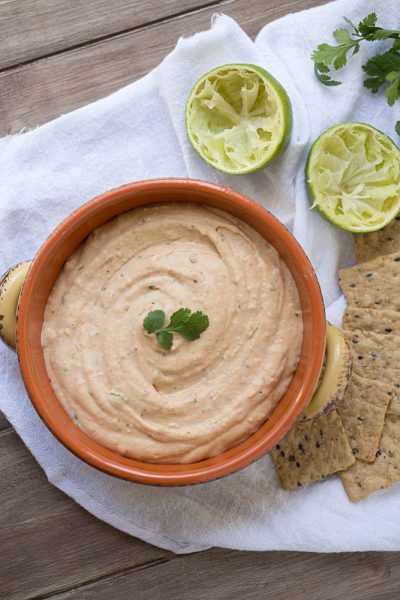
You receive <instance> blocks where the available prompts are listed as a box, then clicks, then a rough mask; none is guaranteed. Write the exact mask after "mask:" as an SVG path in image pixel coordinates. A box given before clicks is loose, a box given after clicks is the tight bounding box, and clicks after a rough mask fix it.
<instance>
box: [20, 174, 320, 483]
mask: <svg viewBox="0 0 400 600" xmlns="http://www.w3.org/2000/svg"><path fill="white" fill-rule="evenodd" d="M172 201H173V202H192V203H196V204H203V205H208V206H212V207H216V208H219V209H222V210H224V211H226V212H228V213H231V214H233V215H234V216H236V217H238V218H240V219H242V220H243V221H245V222H246V223H248V224H249V225H250V226H251V227H253V228H254V229H255V230H256V231H258V232H259V233H260V234H261V235H262V236H263V237H264V238H265V239H266V240H267V241H268V242H270V243H271V244H272V245H273V246H274V247H275V248H276V250H277V251H278V252H279V254H280V256H281V258H282V259H283V260H284V262H285V263H286V265H287V266H288V268H289V270H290V272H291V274H292V276H293V278H294V280H295V282H296V285H297V289H298V291H299V295H300V300H301V307H302V311H303V321H304V336H303V344H302V350H301V356H300V361H299V364H298V367H297V370H296V372H295V374H294V376H293V379H292V381H291V384H290V386H289V388H288V390H287V392H286V394H285V395H284V396H283V398H282V399H281V400H280V402H279V403H278V405H277V406H276V408H275V410H274V411H273V413H272V415H271V416H270V418H269V419H267V421H266V422H265V423H264V424H263V425H262V426H261V427H260V429H259V430H258V431H257V432H256V433H254V434H253V435H251V436H250V437H249V438H248V439H247V440H246V441H244V442H242V443H240V444H238V445H237V446H235V447H234V448H231V449H230V450H228V451H226V452H224V453H223V454H220V455H218V456H216V457H214V458H210V459H207V460H202V461H199V462H196V463H192V464H184V465H168V464H162V465H158V464H150V463H145V462H140V461H137V460H133V459H131V458H126V457H123V456H120V455H118V454H115V453H113V452H111V451H110V450H108V449H107V448H103V447H102V446H100V445H99V444H98V443H96V442H95V441H93V440H92V439H91V438H90V437H88V436H87V435H86V434H85V433H83V432H82V431H80V429H78V428H77V427H76V426H75V425H74V423H73V422H72V421H71V419H70V418H69V416H68V414H67V413H66V412H65V410H64V409H63V408H62V406H61V404H60V403H59V401H58V400H57V397H56V395H55V393H54V392H53V389H52V387H51V385H50V381H49V378H48V375H47V372H46V367H45V362H44V356H43V350H42V346H41V343H40V337H41V329H42V323H43V315H44V309H45V306H46V302H47V298H48V295H49V293H50V290H51V289H52V286H53V284H54V282H55V280H56V278H57V276H58V274H59V273H60V271H61V269H62V266H63V264H64V263H65V261H66V260H67V259H68V257H69V256H70V254H71V253H72V252H74V250H75V249H76V248H77V246H79V244H80V243H81V242H82V241H83V240H84V239H85V238H86V237H87V236H88V234H90V233H91V232H92V231H93V230H94V229H95V228H96V227H99V226H100V225H103V223H106V222H107V221H109V220H110V219H112V218H113V217H115V216H116V215H119V214H120V213H123V212H126V211H128V210H132V209H134V208H137V207H140V206H145V205H147V204H154V203H157V204H159V203H163V202H172ZM25 270H26V267H25ZM325 333H326V332H325V313H324V305H323V300H322V296H321V291H320V288H319V285H318V281H317V278H316V275H315V273H314V271H313V269H312V267H311V264H310V262H309V260H308V259H307V257H306V255H305V253H304V251H303V250H302V248H301V247H300V246H299V244H298V243H297V242H296V240H295V239H294V237H293V236H292V235H291V234H290V233H289V231H288V230H287V229H286V228H285V227H284V226H283V225H282V224H281V223H280V222H279V221H278V220H277V219H276V218H275V217H273V216H272V215H271V214H270V213H269V212H268V211H267V210H265V209H264V208H262V207H261V206H259V205H258V204H256V203H255V202H253V201H251V200H249V199H248V198H246V197H245V196H242V195H241V194H239V193H237V192H235V191H233V190H231V189H228V188H224V187H221V186H219V185H216V184H214V183H207V182H204V181H196V180H190V179H156V180H149V181H141V182H137V183H131V184H128V185H124V186H122V187H119V188H117V189H114V190H111V191H109V192H106V193H105V194H102V195H101V196H98V197H97V198H95V199H94V200H91V201H90V202H88V203H87V204H84V205H83V206H81V208H79V209H78V210H76V211H75V212H73V213H72V214H71V215H70V216H69V217H67V218H66V219H65V221H63V222H62V223H61V224H60V225H59V226H58V227H57V229H55V231H54V232H53V233H52V234H51V235H50V237H49V238H48V239H47V240H46V242H45V243H44V244H43V246H42V247H41V248H40V250H39V252H38V253H37V255H36V257H35V258H34V260H33V261H32V263H31V265H30V268H29V270H28V273H27V275H26V279H25V283H24V285H23V288H22V291H21V294H20V297H19V302H18V318H17V325H16V346H17V352H18V358H19V364H20V368H21V373H22V377H23V379H24V382H25V386H26V389H27V391H28V394H29V396H30V398H31V400H32V403H33V405H34V406H35V408H36V410H37V412H38V413H39V415H40V417H41V418H42V419H43V421H44V423H45V424H46V425H47V427H48V428H49V429H50V430H51V431H52V432H53V434H54V435H55V436H56V437H57V438H58V439H59V440H60V442H62V443H63V444H64V445H65V446H66V447H67V448H68V449H69V450H71V452H73V453H74V454H76V456H78V457H79V458H81V459H82V460H84V461H85V462H87V463H88V464H90V465H92V466H93V467H96V468H97V469H100V470H101V471H104V472H105V473H109V474H111V475H115V476H117V477H122V478H124V479H128V480H131V481H135V482H140V483H147V484H154V485H164V486H174V485H183V484H194V483H200V482H204V481H209V480H212V479H217V478H219V477H222V476H224V475H228V474H229V473H233V472H234V471H237V470H238V469H241V468H242V467H244V466H246V465H248V464H249V463H251V462H252V461H254V460H256V459H257V458H259V457H260V456H262V455H263V454H265V453H266V452H268V451H269V450H270V449H271V448H272V447H273V446H274V445H275V444H276V443H277V442H278V441H279V440H280V439H281V438H282V437H283V436H284V435H285V433H286V432H287V431H288V430H289V429H290V428H291V427H292V426H293V424H294V423H295V421H296V420H297V419H298V418H299V416H300V414H301V412H302V411H303V409H304V408H305V407H306V405H307V403H308V402H309V400H310V398H311V397H312V394H313V392H314V390H315V388H316V385H317V382H318V378H319V375H320V372H321V368H322V363H323V358H324V351H325Z"/></svg>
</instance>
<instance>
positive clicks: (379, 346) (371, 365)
mask: <svg viewBox="0 0 400 600" xmlns="http://www.w3.org/2000/svg"><path fill="white" fill-rule="evenodd" d="M343 333H344V334H345V337H346V339H347V341H348V343H349V346H350V348H351V351H352V355H353V373H356V374H357V375H361V377H367V378H369V379H375V380H377V381H381V382H382V383H387V384H389V385H392V386H394V387H395V388H396V389H398V390H399V392H400V336H399V335H393V334H391V333H389V334H386V335H384V334H380V333H374V332H373V331H361V330H360V331H358V330H357V331H349V330H344V332H343Z"/></svg>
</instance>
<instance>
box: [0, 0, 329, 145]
mask: <svg viewBox="0 0 400 600" xmlns="http://www.w3.org/2000/svg"><path fill="white" fill-rule="evenodd" d="M320 3H321V2H320V0H282V1H281V2H280V1H279V0H272V1H270V2H265V0H235V1H233V2H231V1H226V0H225V1H224V2H222V3H221V5H219V6H218V11H220V12H224V13H225V14H228V15H231V16H232V17H234V18H235V19H237V21H238V22H239V23H240V24H241V25H242V27H243V28H244V29H245V30H246V31H247V32H248V33H249V34H250V35H252V36H254V35H256V34H257V32H258V31H259V30H260V28H261V27H262V26H263V25H264V24H265V23H267V22H268V21H271V20H273V19H274V18H276V17H279V16H282V15H284V14H285V13H287V12H290V11H292V10H293V11H294V10H299V9H300V8H302V7H309V6H315V5H317V4H320ZM215 12H216V8H215V7H214V6H213V7H211V8H207V9H204V10H201V11H199V12H197V13H194V14H192V13H190V14H187V15H185V16H183V17H181V18H179V19H174V20H172V21H170V22H168V23H159V24H157V25H151V26H149V27H145V28H142V29H140V30H138V31H133V32H129V33H124V34H121V35H117V36H114V37H111V38H107V39H105V40H102V41H99V42H94V43H93V44H90V45H86V46H83V47H81V48H76V49H73V50H70V51H67V52H63V53H62V54H57V55H55V56H51V57H49V58H44V59H42V60H38V61H35V62H34V63H32V64H29V65H24V66H22V67H16V68H15V69H12V70H10V71H5V72H3V73H0V135H4V134H8V133H17V132H19V131H21V130H22V129H23V128H24V127H28V128H29V127H35V126H36V125H38V124H41V123H44V122H46V121H49V120H50V119H52V118H55V117H57V116H59V115H60V114H62V113H65V112H68V111H70V110H73V109H74V108H78V107H79V106H82V105H84V104H87V103H88V102H91V101H93V100H96V99H98V98H101V97H103V96H105V95H107V94H109V93H111V92H113V91H115V90H117V89H119V88H120V87H121V86H123V85H126V84H128V83H131V82H132V81H134V80H135V79H138V78H139V77H141V76H142V75H145V74H146V73H147V72H148V71H149V70H151V69H152V68H153V67H155V66H156V65H157V64H158V63H159V62H160V61H161V60H162V59H163V58H164V56H165V55H166V54H167V53H168V52H170V51H171V50H172V49H173V48H174V46H175V44H176V42H177V40H178V38H179V37H180V36H182V35H189V34H192V33H195V32H196V31H200V30H202V29H208V28H209V27H210V20H211V16H212V15H213V14H214V13H215ZM16 98H17V99H18V101H16Z"/></svg>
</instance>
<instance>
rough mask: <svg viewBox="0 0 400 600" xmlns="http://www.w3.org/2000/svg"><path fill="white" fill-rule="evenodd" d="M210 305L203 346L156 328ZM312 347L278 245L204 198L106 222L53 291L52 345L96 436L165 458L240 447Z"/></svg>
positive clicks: (70, 395)
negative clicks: (163, 335) (167, 344)
mask: <svg viewBox="0 0 400 600" xmlns="http://www.w3.org/2000/svg"><path fill="white" fill-rule="evenodd" d="M185 306H187V307H189V308H190V309H192V310H202V311H203V312H204V313H206V314H207V315H208V317H209V320H210V326H209V328H208V329H207V330H206V331H205V332H204V333H203V334H202V335H201V338H200V339H198V340H196V341H194V342H186V341H184V340H183V339H182V338H181V337H180V336H179V335H177V334H175V335H174V344H173V347H172V350H171V351H169V352H166V351H164V350H163V349H162V348H161V346H160V345H159V344H158V342H157V340H156V338H155V336H154V335H149V334H147V333H146V331H145V330H144V328H143V319H144V317H145V316H146V315H147V313H148V312H149V311H150V310H154V309H156V308H157V309H162V310H164V311H165V313H166V314H167V317H168V318H169V316H170V315H171V313H172V312H174V311H175V310H177V309H178V308H180V307H185ZM301 343H302V318H301V312H300V304H299V298H298V294H297V289H296V287H295V284H294V281H293V279H292V277H291V275H290V274H289V271H288V270H287V268H286V266H285V265H284V264H283V262H282V261H281V260H280V258H279V256H278V254H277V252H276V251H275V250H274V249H273V248H272V246H270V245H269V244H268V243H267V242H266V241H265V240H264V239H263V238H262V237H261V236H260V235H259V234H258V233H257V232H256V231H254V230H253V229H252V228H250V227H249V226H248V225H246V224H244V223H243V222H241V221H239V220H238V219H235V218H234V217H231V216H230V215H228V214H226V213H223V212H220V211H216V210H213V209H209V208H205V207H200V206H196V205H192V204H180V203H179V204H178V203H176V204H172V203H171V204H167V205H158V206H150V207H146V208H140V209H136V210H133V211H131V212H128V213H125V214H124V215H121V216H119V217H117V218H115V219H113V220H112V221H110V222H109V223H107V224H106V225H103V226H102V227H100V228H98V229H97V230H95V231H94V232H93V233H92V234H91V235H90V236H89V237H88V239H87V240H86V241H85V242H84V243H83V244H81V246H80V247H79V248H78V249H77V250H76V251H75V252H74V253H73V254H72V256H71V257H70V259H69V260H68V262H67V263H66V264H65V266H64V268H63V270H62V272H61V273H60V275H59V277H58V279H57V281H56V283H55V285H54V288H53V290H52V291H51V294H50V296H49V300H48V303H47V307H46V311H45V319H44V324H43V330H42V345H43V348H44V354H45V361H46V367H47V371H48V374H49V376H50V379H51V383H52V386H53V389H54V391H55V393H56V395H57V397H58V398H59V400H60V402H61V403H62V405H63V406H64V408H65V409H66V411H67V412H68V413H69V414H70V416H71V417H72V418H73V419H74V421H75V422H76V423H77V424H78V426H79V427H80V428H81V429H82V430H83V431H84V432H86V433H87V434H88V435H89V436H90V437H92V438H93V439H95V440H96V441H97V442H98V443H100V444H101V445H103V446H106V447H107V448H110V449H111V450H113V451H115V452H117V453H119V454H123V455H126V456H130V457H132V458H136V459H138V460H143V461H147V462H158V463H188V462H195V461H198V460H201V459H204V458H207V457H210V456H214V455H217V454H219V453H221V452H223V451H224V450H226V449H228V448H230V447H232V446H233V445H235V444H237V443H239V442H240V441H242V440H243V439H245V438H246V437H248V436H249V435H250V434H251V433H253V432H254V431H255V430H256V429H257V428H258V427H259V425H260V424H261V423H262V422H263V421H265V419H266V418H267V417H268V416H269V415H270V414H271V412H272V410H273V408H274V407H275V405H276V404H277V402H278V401H279V399H280V398H281V397H282V395H283V394H284V392H285V391H286V389H287V387H288V385H289V383H290V380H291V377H292V375H293V372H294V370H295V368H296V365H297V362H298V358H299V354H300V349H301Z"/></svg>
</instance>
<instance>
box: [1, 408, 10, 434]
mask: <svg viewBox="0 0 400 600" xmlns="http://www.w3.org/2000/svg"><path fill="white" fill-rule="evenodd" d="M10 427H11V425H10V423H9V422H8V421H7V419H6V418H5V416H4V415H3V413H2V412H1V410H0V431H3V430H4V429H9V428H10Z"/></svg>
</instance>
